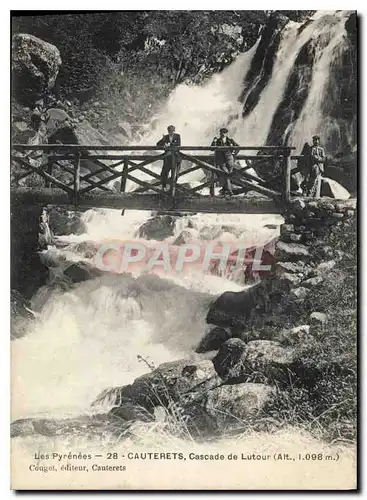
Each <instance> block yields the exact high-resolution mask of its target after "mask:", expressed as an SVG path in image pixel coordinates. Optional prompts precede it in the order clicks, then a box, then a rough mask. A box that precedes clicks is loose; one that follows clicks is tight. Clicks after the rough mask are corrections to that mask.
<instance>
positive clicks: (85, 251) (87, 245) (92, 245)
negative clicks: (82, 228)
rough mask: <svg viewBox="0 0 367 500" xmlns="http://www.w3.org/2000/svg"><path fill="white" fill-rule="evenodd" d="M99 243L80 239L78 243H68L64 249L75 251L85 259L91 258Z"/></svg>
mask: <svg viewBox="0 0 367 500" xmlns="http://www.w3.org/2000/svg"><path fill="white" fill-rule="evenodd" d="M98 247H99V244H98V243H96V242H95V241H81V242H80V243H75V244H72V245H69V246H68V247H67V248H66V250H69V251H71V252H74V253H77V254H79V255H81V256H83V257H84V258H86V259H92V258H93V257H94V256H95V255H96V253H97V250H98Z"/></svg>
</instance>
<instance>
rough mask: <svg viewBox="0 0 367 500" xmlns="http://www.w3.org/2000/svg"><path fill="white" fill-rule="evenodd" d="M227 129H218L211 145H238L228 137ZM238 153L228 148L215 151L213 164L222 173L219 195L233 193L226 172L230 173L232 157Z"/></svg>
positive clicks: (231, 170) (232, 165)
mask: <svg viewBox="0 0 367 500" xmlns="http://www.w3.org/2000/svg"><path fill="white" fill-rule="evenodd" d="M227 134H228V129H226V128H221V129H220V131H219V137H214V139H213V141H212V144H211V145H212V146H229V147H230V146H239V144H237V142H235V141H234V140H233V139H230V138H229V137H228V135H227ZM237 154H238V150H235V151H234V150H233V149H228V150H226V151H215V154H214V160H215V166H216V167H219V168H220V170H222V171H223V172H224V174H222V175H219V182H220V185H221V188H222V189H221V190H220V191H219V194H220V195H224V194H228V195H233V191H232V185H231V181H230V179H229V177H228V176H227V175H226V174H230V173H232V172H233V169H234V157H235V156H236V155H237Z"/></svg>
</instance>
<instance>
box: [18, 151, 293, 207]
mask: <svg viewBox="0 0 367 500" xmlns="http://www.w3.org/2000/svg"><path fill="white" fill-rule="evenodd" d="M293 149H295V148H291V147H277V146H262V147H254V146H238V147H231V150H238V154H237V156H236V158H235V159H236V160H246V166H237V168H235V169H234V171H233V172H232V173H231V174H224V173H223V171H222V170H220V169H219V168H218V167H217V166H216V165H215V160H214V153H213V152H214V151H222V150H224V151H225V150H228V148H226V147H210V146H199V147H198V146H181V147H170V148H168V149H167V148H164V147H158V146H105V145H104V146H101V145H97V146H95V145H94V146H89V145H88V146H84V145H71V144H39V145H38V144H37V145H30V144H14V145H13V146H12V153H11V161H12V170H11V177H12V180H11V186H12V187H11V197H12V202H15V203H24V204H28V205H32V204H33V205H65V206H69V207H70V208H76V207H77V208H78V209H83V208H89V207H105V208H115V209H116V208H117V209H133V210H151V211H153V210H157V211H173V212H175V211H177V212H215V213H279V212H281V209H282V206H283V207H284V204H285V203H287V201H289V199H290V185H291V174H292V173H294V172H295V171H296V170H297V167H296V163H294V160H297V159H299V158H300V157H299V156H291V152H292V150H293ZM246 152H247V154H246ZM178 158H180V160H181V161H178ZM164 159H166V161H167V159H168V161H171V162H172V172H173V173H172V175H171V177H170V180H169V186H170V188H169V191H168V192H166V191H164V190H163V189H162V187H161V182H160V169H161V166H162V161H163V160H164ZM156 162H157V164H156ZM259 162H265V163H266V164H268V165H273V167H274V170H277V182H276V183H271V182H270V181H269V180H268V181H266V180H264V179H262V178H259V177H257V176H256V175H254V174H253V171H250V169H252V168H253V167H254V165H258V164H259ZM155 164H156V165H155ZM149 165H150V168H147V166H149ZM255 168H256V167H255ZM197 170H201V171H202V176H201V178H202V181H200V184H199V185H197V186H194V187H192V186H191V185H190V184H188V183H187V182H186V183H185V176H188V175H189V174H191V173H192V172H194V171H197ZM138 172H139V173H140V176H137V173H138ZM142 174H143V175H142ZM218 174H219V175H222V176H223V175H226V176H227V177H229V178H230V180H231V184H232V186H233V191H234V194H235V195H236V196H233V197H231V198H225V197H218V196H215V195H214V194H215V193H214V190H215V182H216V181H215V179H216V177H217V176H218ZM41 179H42V180H41ZM128 181H130V183H132V186H130V189H129V191H128V192H127V190H126V188H127V182H128ZM22 184H23V185H22ZM24 184H26V185H24ZM274 185H275V186H277V187H278V188H277V189H276V188H274ZM249 192H251V193H249ZM247 193H249V194H247Z"/></svg>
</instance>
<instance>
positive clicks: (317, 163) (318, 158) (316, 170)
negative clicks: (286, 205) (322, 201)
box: [307, 135, 326, 198]
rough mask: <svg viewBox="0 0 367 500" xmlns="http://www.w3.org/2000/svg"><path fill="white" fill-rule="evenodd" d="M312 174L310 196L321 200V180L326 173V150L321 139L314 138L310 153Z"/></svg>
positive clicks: (310, 177) (309, 181)
mask: <svg viewBox="0 0 367 500" xmlns="http://www.w3.org/2000/svg"><path fill="white" fill-rule="evenodd" d="M310 157H311V158H310V174H309V178H308V183H307V184H308V195H309V196H312V197H314V198H320V195H321V178H322V175H323V173H324V164H325V161H326V155H325V149H324V148H323V147H321V146H320V137H319V136H318V135H314V136H313V137H312V146H311V151H310Z"/></svg>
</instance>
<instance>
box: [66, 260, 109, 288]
mask: <svg viewBox="0 0 367 500" xmlns="http://www.w3.org/2000/svg"><path fill="white" fill-rule="evenodd" d="M102 275H103V272H102V271H100V270H99V269H96V268H95V267H92V266H90V265H89V264H87V263H86V262H73V263H72V264H71V265H70V266H68V267H67V268H66V269H64V276H66V277H67V278H69V279H70V281H72V282H73V283H80V282H81V281H87V280H91V279H94V278H98V277H99V276H102Z"/></svg>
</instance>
